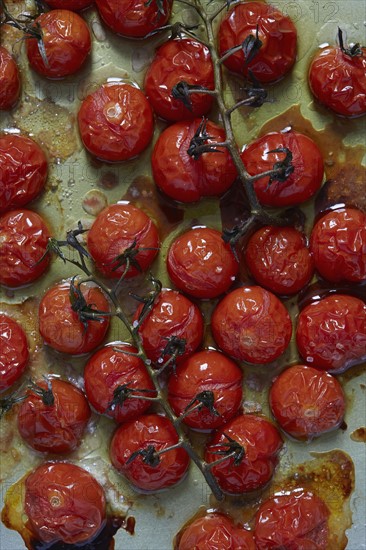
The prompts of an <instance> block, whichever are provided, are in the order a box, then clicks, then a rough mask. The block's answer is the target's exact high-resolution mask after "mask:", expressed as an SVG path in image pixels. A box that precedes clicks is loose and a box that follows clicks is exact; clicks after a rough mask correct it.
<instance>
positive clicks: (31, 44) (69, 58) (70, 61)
mask: <svg viewBox="0 0 366 550" xmlns="http://www.w3.org/2000/svg"><path fill="white" fill-rule="evenodd" d="M35 25H38V26H39V27H40V28H41V31H42V42H43V46H44V51H45V55H46V57H47V61H48V63H47V64H46V63H45V61H44V60H43V58H42V55H41V46H40V45H39V43H38V40H37V39H36V38H31V37H28V38H27V40H26V44H27V56H28V60H29V64H30V65H31V67H32V68H33V69H34V70H35V71H36V72H37V73H39V74H41V75H42V76H45V77H47V78H64V77H65V76H69V75H71V74H74V73H76V72H77V71H78V70H79V69H80V68H81V66H82V65H83V63H84V62H85V60H86V58H87V57H88V55H89V52H90V49H91V38H90V32H89V28H88V25H87V24H86V23H85V21H84V19H82V18H81V17H80V15H77V14H76V13H74V12H73V11H70V10H51V11H48V12H46V13H42V14H41V15H40V16H38V17H37V19H35Z"/></svg>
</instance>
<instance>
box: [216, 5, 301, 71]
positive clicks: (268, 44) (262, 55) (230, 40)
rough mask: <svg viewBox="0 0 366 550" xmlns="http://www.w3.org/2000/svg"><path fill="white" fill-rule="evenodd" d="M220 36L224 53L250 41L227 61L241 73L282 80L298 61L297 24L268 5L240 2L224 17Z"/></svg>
mask: <svg viewBox="0 0 366 550" xmlns="http://www.w3.org/2000/svg"><path fill="white" fill-rule="evenodd" d="M257 29H258V36H257ZM249 37H251V38H249ZM218 38H219V51H220V55H222V56H223V55H225V54H226V52H227V51H228V50H230V49H231V48H234V47H235V46H241V45H242V44H243V43H244V42H245V41H247V46H246V47H243V48H240V50H239V51H237V52H235V53H233V54H232V55H230V56H229V57H227V59H226V60H225V61H224V63H225V65H226V67H227V68H228V69H230V70H231V71H234V72H235V73H238V74H241V75H245V76H247V75H248V72H249V71H251V72H252V73H253V75H254V76H255V77H256V78H257V79H258V80H259V81H260V82H275V81H277V80H279V79H280V78H282V77H283V76H284V75H285V74H286V73H288V71H289V70H290V69H291V67H292V66H293V64H294V63H295V59H296V43H297V32H296V27H295V25H294V24H293V22H292V21H291V19H290V18H289V17H287V16H286V15H284V14H283V13H281V12H280V11H279V10H277V9H276V8H274V7H273V6H271V5H269V4H265V3H262V2H245V3H243V4H238V5H237V6H235V7H234V8H233V9H232V10H230V11H229V12H228V14H227V15H226V16H225V17H224V19H223V20H222V22H221V24H220V28H219V35H218ZM256 38H257V39H259V41H260V43H259V41H258V40H257V41H255V39H256ZM259 46H260V47H259Z"/></svg>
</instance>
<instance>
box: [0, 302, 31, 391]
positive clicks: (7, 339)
mask: <svg viewBox="0 0 366 550" xmlns="http://www.w3.org/2000/svg"><path fill="white" fill-rule="evenodd" d="M28 359H29V349H28V342H27V337H26V335H25V332H24V330H23V329H22V327H21V326H20V325H19V323H17V322H16V321H15V320H14V319H12V318H11V317H9V316H8V315H5V313H0V392H2V391H4V390H7V389H8V388H10V386H12V385H13V384H14V382H16V381H17V380H18V378H20V377H21V375H22V374H23V372H24V370H25V368H26V366H27V363H28Z"/></svg>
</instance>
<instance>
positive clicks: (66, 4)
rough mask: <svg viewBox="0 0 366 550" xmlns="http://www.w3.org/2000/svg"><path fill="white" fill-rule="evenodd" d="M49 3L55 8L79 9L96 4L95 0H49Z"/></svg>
mask: <svg viewBox="0 0 366 550" xmlns="http://www.w3.org/2000/svg"><path fill="white" fill-rule="evenodd" d="M47 4H48V5H49V6H50V7H51V8H53V9H58V8H59V9H64V10H71V11H79V10H83V9H85V8H88V7H89V6H92V5H93V4H94V0H47Z"/></svg>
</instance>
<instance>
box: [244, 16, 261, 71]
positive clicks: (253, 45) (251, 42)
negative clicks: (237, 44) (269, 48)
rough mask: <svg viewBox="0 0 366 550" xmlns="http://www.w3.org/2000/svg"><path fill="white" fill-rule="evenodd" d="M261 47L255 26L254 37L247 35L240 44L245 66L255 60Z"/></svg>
mask: <svg viewBox="0 0 366 550" xmlns="http://www.w3.org/2000/svg"><path fill="white" fill-rule="evenodd" d="M262 46H263V42H262V41H261V40H260V39H259V36H258V25H257V27H256V29H255V36H254V35H253V34H249V35H248V36H247V37H246V38H245V40H244V42H243V44H242V48H243V52H244V56H245V64H246V65H248V63H250V62H251V61H252V60H253V59H254V58H255V56H256V55H257V53H258V52H259V50H260V49H261V47H262Z"/></svg>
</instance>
